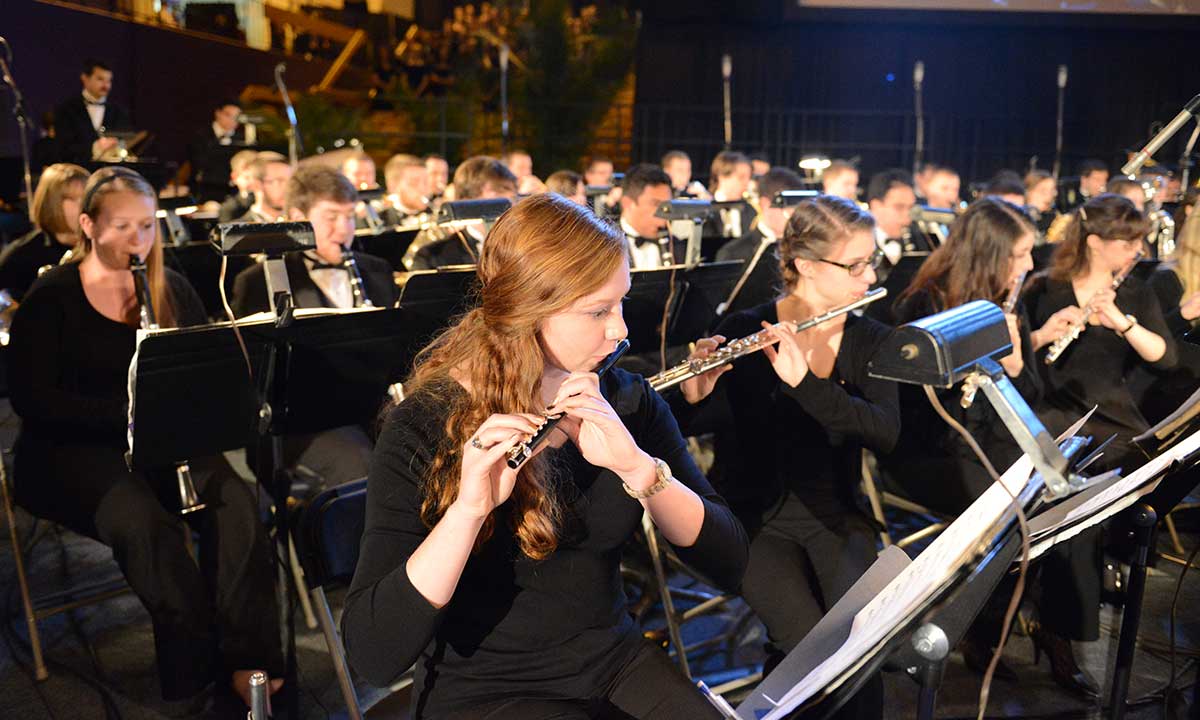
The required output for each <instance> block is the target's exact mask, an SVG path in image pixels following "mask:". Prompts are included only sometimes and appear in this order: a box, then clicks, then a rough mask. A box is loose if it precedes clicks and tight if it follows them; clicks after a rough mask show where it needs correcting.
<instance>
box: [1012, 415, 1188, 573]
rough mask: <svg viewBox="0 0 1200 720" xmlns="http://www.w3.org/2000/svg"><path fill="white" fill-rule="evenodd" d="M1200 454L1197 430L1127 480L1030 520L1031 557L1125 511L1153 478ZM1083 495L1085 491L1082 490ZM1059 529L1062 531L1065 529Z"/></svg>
mask: <svg viewBox="0 0 1200 720" xmlns="http://www.w3.org/2000/svg"><path fill="white" fill-rule="evenodd" d="M1197 451H1200V431H1196V432H1194V433H1192V434H1191V435H1189V436H1188V437H1186V438H1184V439H1183V440H1181V441H1180V442H1178V443H1176V444H1175V445H1173V446H1172V447H1171V448H1170V449H1168V450H1166V451H1164V452H1163V453H1161V454H1160V455H1158V456H1157V457H1155V458H1154V459H1152V460H1150V461H1149V462H1147V463H1146V464H1145V465H1143V466H1141V467H1140V468H1138V469H1137V470H1135V471H1134V472H1132V473H1130V475H1129V476H1128V477H1125V478H1121V479H1120V480H1118V481H1116V482H1113V483H1110V484H1107V485H1103V484H1102V485H1101V486H1100V487H1098V488H1096V489H1095V490H1094V491H1092V493H1091V494H1090V496H1089V497H1088V498H1087V499H1086V500H1085V501H1084V502H1081V503H1079V504H1077V505H1075V506H1074V507H1071V508H1070V509H1069V510H1067V512H1066V513H1063V514H1061V516H1053V517H1051V518H1049V519H1048V520H1043V521H1042V522H1040V523H1039V522H1037V520H1039V519H1041V516H1039V517H1038V518H1035V519H1034V522H1033V523H1032V524H1031V527H1030V530H1031V531H1032V532H1033V540H1034V543H1035V544H1034V547H1033V548H1032V551H1031V557H1037V556H1038V555H1041V554H1042V553H1044V552H1046V550H1049V549H1050V548H1051V547H1053V546H1054V545H1055V544H1056V543H1059V542H1063V541H1064V540H1069V539H1070V538H1072V537H1074V536H1076V535H1078V534H1079V533H1081V532H1083V530H1085V529H1087V528H1089V527H1094V526H1095V525H1097V524H1099V523H1101V522H1103V521H1104V520H1106V519H1108V518H1110V517H1112V516H1113V515H1116V514H1117V513H1119V512H1120V511H1122V510H1124V509H1125V508H1127V507H1129V506H1130V505H1133V504H1134V503H1135V502H1136V501H1137V500H1138V498H1140V497H1142V496H1144V495H1146V494H1148V493H1149V492H1151V491H1152V490H1153V489H1154V488H1155V487H1157V486H1158V482H1157V479H1158V478H1159V477H1160V476H1161V475H1162V474H1163V473H1164V472H1166V471H1167V470H1168V469H1169V468H1170V467H1171V465H1172V464H1173V463H1175V462H1176V461H1184V460H1186V459H1187V458H1188V456H1190V455H1192V454H1194V453H1196V452H1197ZM1084 492H1085V493H1086V492H1088V491H1084ZM1063 528H1066V529H1065V530H1064V529H1063Z"/></svg>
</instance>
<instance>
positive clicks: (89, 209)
mask: <svg viewBox="0 0 1200 720" xmlns="http://www.w3.org/2000/svg"><path fill="white" fill-rule="evenodd" d="M121 192H127V193H133V194H135V195H141V196H142V197H146V198H149V199H150V201H151V202H152V203H153V204H154V209H155V211H156V212H157V210H158V195H157V194H156V193H155V192H154V187H153V186H152V185H151V184H150V183H149V182H147V181H146V178H144V177H142V176H141V175H139V174H137V173H136V172H134V171H133V170H130V169H128V168H123V167H113V166H109V167H103V168H100V169H99V170H97V171H96V172H94V173H92V177H91V178H90V179H89V180H88V182H87V185H86V186H84V188H83V202H82V203H81V205H80V208H79V212H80V213H81V214H83V215H87V216H88V217H89V218H91V219H92V222H95V223H98V222H100V220H101V218H102V217H103V215H104V206H105V204H106V203H107V202H108V200H109V198H111V197H112V196H113V195H115V194H117V193H121ZM92 245H93V239H92V238H90V237H88V236H87V234H86V233H83V232H81V233H80V242H79V245H78V246H76V247H78V248H80V249H82V252H77V253H75V255H74V257H73V258H72V260H74V261H78V260H82V259H83V258H84V257H86V256H87V254H88V253H90V252H92ZM146 281H147V284H149V286H150V301H151V302H152V303H154V314H155V319H156V320H157V321H158V324H159V325H161V326H162V327H174V326H175V303H174V300H173V299H172V298H171V292H170V289H169V288H168V287H167V277H166V269H165V268H164V265H163V249H162V233H161V228H160V225H159V222H158V218H157V217H156V218H155V220H154V245H152V246H151V247H150V254H149V255H147V256H146ZM137 316H138V315H137V308H133V309H132V310H131V311H130V314H129V316H128V317H127V318H126V322H128V323H130V324H136V323H137Z"/></svg>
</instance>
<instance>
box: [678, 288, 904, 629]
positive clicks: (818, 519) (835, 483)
mask: <svg viewBox="0 0 1200 720" xmlns="http://www.w3.org/2000/svg"><path fill="white" fill-rule="evenodd" d="M778 319H779V318H778V314H777V312H776V306H775V303H773V302H772V303H767V304H764V305H759V306H758V307H755V308H752V309H750V310H747V311H745V312H740V313H735V314H734V315H731V316H730V317H729V318H727V319H726V320H725V321H724V322H722V323H721V324H720V326H718V327H717V332H718V333H719V334H721V335H724V336H725V337H728V338H730V339H733V338H741V337H745V336H747V335H750V334H752V333H754V332H757V331H758V330H760V329H761V322H762V321H764V320H765V321H767V322H769V323H775V322H778ZM889 332H890V330H889V328H887V326H885V325H881V324H879V323H877V322H875V321H873V320H870V319H869V318H864V317H857V316H853V315H852V316H850V317H848V318H846V327H845V330H844V331H843V334H842V341H841V346H840V347H839V349H838V354H837V359H836V361H835V363H834V368H833V372H832V374H831V375H830V377H829V378H820V377H817V376H816V375H815V374H814V373H812V372H809V373H808V374H807V375H805V377H804V379H803V380H802V381H801V382H800V384H799V385H798V386H796V387H794V388H793V387H791V386H790V385H788V384H786V383H784V382H783V381H781V380H780V379H779V376H778V375H776V374H775V370H774V369H773V368H772V367H771V364H770V362H769V361H768V360H767V357H766V356H765V355H764V354H762V353H755V354H753V355H748V356H746V357H743V358H742V359H740V360H738V361H736V362H735V363H734V364H733V369H732V370H730V371H729V372H727V373H726V374H725V375H723V376H722V377H721V379H720V380H719V381H718V382H717V386H716V388H715V389H714V391H713V393H712V394H711V395H710V396H709V397H708V398H706V399H705V400H704V401H702V402H701V403H699V404H697V405H695V406H688V405H687V404H686V403H685V402H682V399H681V397H680V394H678V393H674V394H673V395H672V407H673V408H674V409H675V410H676V412H677V415H678V416H679V417H680V418H681V422H682V423H683V425H684V428H685V431H687V432H688V434H699V433H702V432H708V431H715V432H716V438H715V444H716V460H715V463H714V466H713V469H712V471H711V473H710V475H711V476H712V478H713V483H714V485H715V486H716V487H717V488H718V490H719V491H720V492H721V493H722V494H723V496H725V497H726V498H728V499H729V502H730V505H731V507H733V508H734V510H735V511H736V512H737V514H738V517H739V518H740V519H741V520H742V522H743V524H745V526H746V528H747V529H748V530H749V532H750V535H751V538H752V544H751V558H750V566H749V568H748V569H747V572H746V578H745V580H744V582H743V588H742V589H743V594H744V595H745V597H746V599H747V601H748V602H749V603H750V606H751V607H752V608H754V611H755V612H756V613H757V614H758V615H759V616H760V617H762V618H763V620H764V622H765V623H766V625H767V628H768V630H769V631H770V633H771V637H772V639H773V641H774V642H775V643H776V644H778V645H779V646H780V647H781V648H782V649H783V650H785V651H786V650H790V649H791V648H792V647H794V646H795V645H796V644H798V643H799V641H800V640H801V639H802V638H803V637H804V636H805V635H806V634H807V633H808V632H809V630H811V629H812V627H813V626H814V625H815V624H816V623H817V621H818V620H819V619H820V618H821V616H822V615H823V614H824V613H825V612H826V611H827V610H828V609H829V607H830V606H832V605H833V603H834V602H836V601H837V599H838V598H839V597H841V596H842V595H843V594H844V593H845V592H846V590H848V589H849V587H850V586H851V585H852V584H853V583H854V581H855V580H857V579H858V578H859V577H860V576H861V575H862V573H863V572H864V571H865V570H866V569H867V568H868V567H870V565H871V563H872V562H874V560H875V556H876V538H877V535H876V532H877V528H876V527H875V525H874V523H873V521H872V520H871V519H870V518H869V516H868V515H867V514H866V513H865V512H864V511H863V509H862V503H861V502H860V488H861V482H862V449H863V448H864V447H869V448H871V449H873V450H875V451H876V452H886V451H888V450H891V449H892V447H893V445H894V444H895V443H896V439H897V437H898V435H899V432H900V410H899V405H898V400H897V391H896V385H895V383H892V382H889V381H886V380H878V379H875V378H871V377H868V375H867V362H868V361H869V360H870V358H871V357H872V356H873V355H874V353H875V351H876V349H877V348H878V347H879V345H880V343H881V342H882V341H883V339H884V338H885V337H886V336H887V335H888V333H889ZM810 566H811V569H812V571H813V572H815V580H814V579H810V572H809V567H810Z"/></svg>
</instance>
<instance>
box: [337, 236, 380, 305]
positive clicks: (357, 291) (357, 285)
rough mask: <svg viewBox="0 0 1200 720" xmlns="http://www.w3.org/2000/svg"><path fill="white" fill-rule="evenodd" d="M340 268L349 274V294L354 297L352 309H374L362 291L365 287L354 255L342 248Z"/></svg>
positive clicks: (369, 299)
mask: <svg viewBox="0 0 1200 720" xmlns="http://www.w3.org/2000/svg"><path fill="white" fill-rule="evenodd" d="M342 267H344V268H346V272H348V273H350V294H351V295H353V296H354V307H375V304H374V303H372V302H371V298H369V297H367V293H366V291H365V289H364V288H365V287H366V286H365V285H363V279H362V273H361V272H359V271H358V261H357V260H355V259H354V253H352V252H350V251H349V250H347V249H346V248H342Z"/></svg>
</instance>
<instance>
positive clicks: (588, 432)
mask: <svg viewBox="0 0 1200 720" xmlns="http://www.w3.org/2000/svg"><path fill="white" fill-rule="evenodd" d="M547 410H549V411H550V412H554V413H559V412H561V413H565V414H566V417H564V418H563V419H562V420H561V421H560V422H559V424H558V427H559V428H562V430H563V432H565V433H566V434H567V436H568V437H570V438H571V440H572V441H573V442H574V443H575V445H576V446H577V447H578V448H579V452H580V453H581V454H582V455H583V459H584V460H587V461H588V462H589V463H591V464H592V465H595V466H597V467H602V468H608V469H609V470H612V471H613V472H614V473H616V474H617V476H618V477H620V478H621V480H623V481H624V482H625V483H627V484H628V485H629V486H630V487H632V488H634V489H636V490H641V489H644V488H643V487H641V486H642V485H645V486H646V487H649V485H652V484H654V461H653V460H652V459H651V458H650V456H649V455H647V454H646V453H645V452H644V451H643V450H642V449H641V448H639V447H638V446H637V443H636V442H634V440H633V436H632V435H630V434H629V430H628V429H627V428H626V427H625V423H623V422H621V418H620V417H619V416H618V415H617V412H616V410H613V408H612V405H609V404H608V400H605V399H604V396H603V395H601V394H600V378H599V376H597V375H596V373H571V375H569V376H568V377H567V379H566V381H564V382H563V384H562V385H561V386H560V387H559V388H558V396H557V397H555V399H554V402H553V403H551V405H550V407H548V408H547ZM647 469H648V470H649V472H648V473H647V472H646V471H647ZM647 481H648V482H647Z"/></svg>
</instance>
